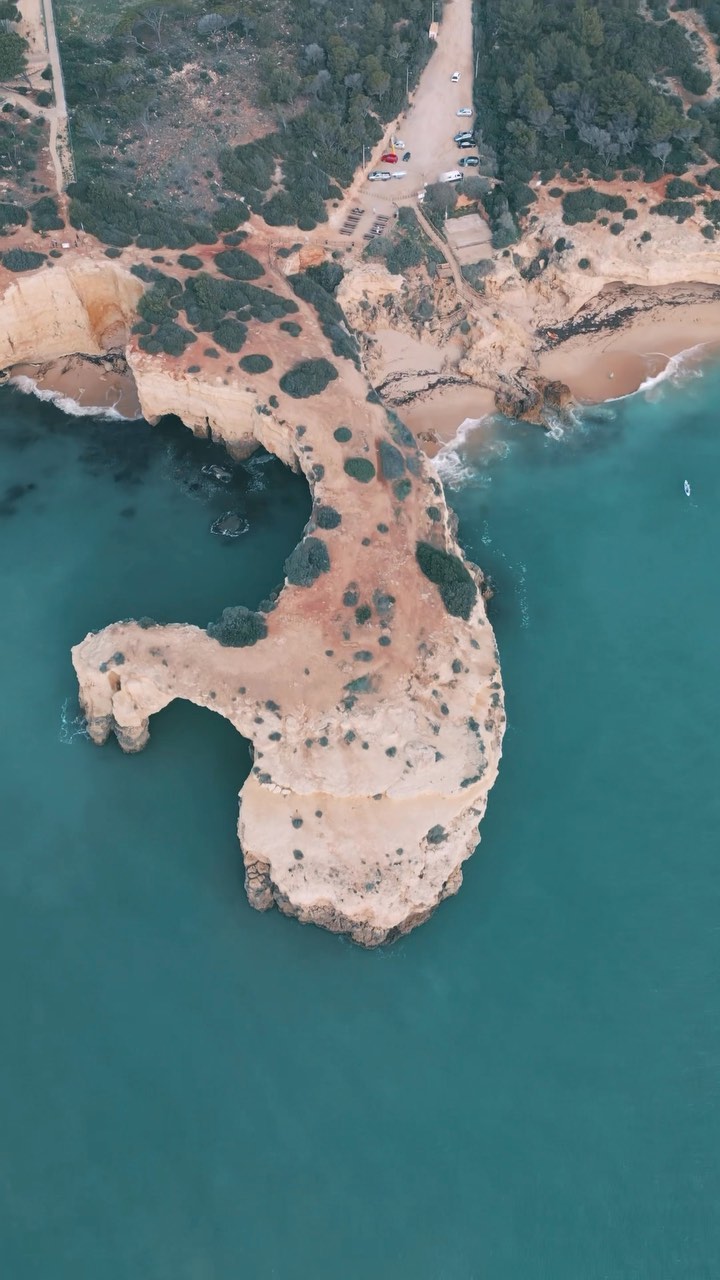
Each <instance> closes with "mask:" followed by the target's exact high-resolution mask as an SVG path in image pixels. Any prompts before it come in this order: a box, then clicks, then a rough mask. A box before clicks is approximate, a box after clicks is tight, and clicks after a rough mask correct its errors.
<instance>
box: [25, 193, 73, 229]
mask: <svg viewBox="0 0 720 1280" xmlns="http://www.w3.org/2000/svg"><path fill="white" fill-rule="evenodd" d="M30 216H31V217H32V225H33V231H60V230H61V229H62V227H64V226H65V223H64V222H63V220H62V218H61V217H60V214H59V212H58V203H57V200H54V199H53V197H52V196H41V197H40V199H39V200H36V201H35V204H34V205H33V206H32V208H31V210H30Z"/></svg>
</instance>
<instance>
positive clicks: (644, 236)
mask: <svg viewBox="0 0 720 1280" xmlns="http://www.w3.org/2000/svg"><path fill="white" fill-rule="evenodd" d="M640 239H641V240H642V241H644V243H645V244H647V242H648V240H652V234H651V232H649V231H643V233H642V235H641V237H640Z"/></svg>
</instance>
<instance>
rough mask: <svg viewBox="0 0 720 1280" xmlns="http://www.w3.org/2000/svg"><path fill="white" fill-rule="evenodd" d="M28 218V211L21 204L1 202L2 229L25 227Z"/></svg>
mask: <svg viewBox="0 0 720 1280" xmlns="http://www.w3.org/2000/svg"><path fill="white" fill-rule="evenodd" d="M27 220H28V211H27V209H23V207H22V205H21V204H13V203H12V202H9V203H8V202H4V201H3V202H0V231H4V230H5V229H6V228H7V227H24V226H25V223H26V222H27Z"/></svg>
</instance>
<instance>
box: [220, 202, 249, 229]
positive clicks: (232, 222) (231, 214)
mask: <svg viewBox="0 0 720 1280" xmlns="http://www.w3.org/2000/svg"><path fill="white" fill-rule="evenodd" d="M249 217H250V210H249V209H248V207H247V205H246V204H245V202H244V201H243V200H227V201H226V202H225V204H221V205H220V207H219V208H217V209H215V211H214V212H213V213H212V214H211V215H210V221H211V223H212V225H213V227H214V228H215V230H216V231H234V230H235V228H236V227H239V226H240V224H241V223H242V222H247V220H248V218H249Z"/></svg>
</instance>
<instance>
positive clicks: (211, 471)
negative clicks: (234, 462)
mask: <svg viewBox="0 0 720 1280" xmlns="http://www.w3.org/2000/svg"><path fill="white" fill-rule="evenodd" d="M202 473H203V475H204V476H212V478H213V480H218V481H219V482H220V484H229V483H230V481H231V480H232V471H228V470H227V469H226V468H225V467H219V466H218V464H217V463H216V462H210V463H208V464H207V465H206V466H204V467H203V469H202Z"/></svg>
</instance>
